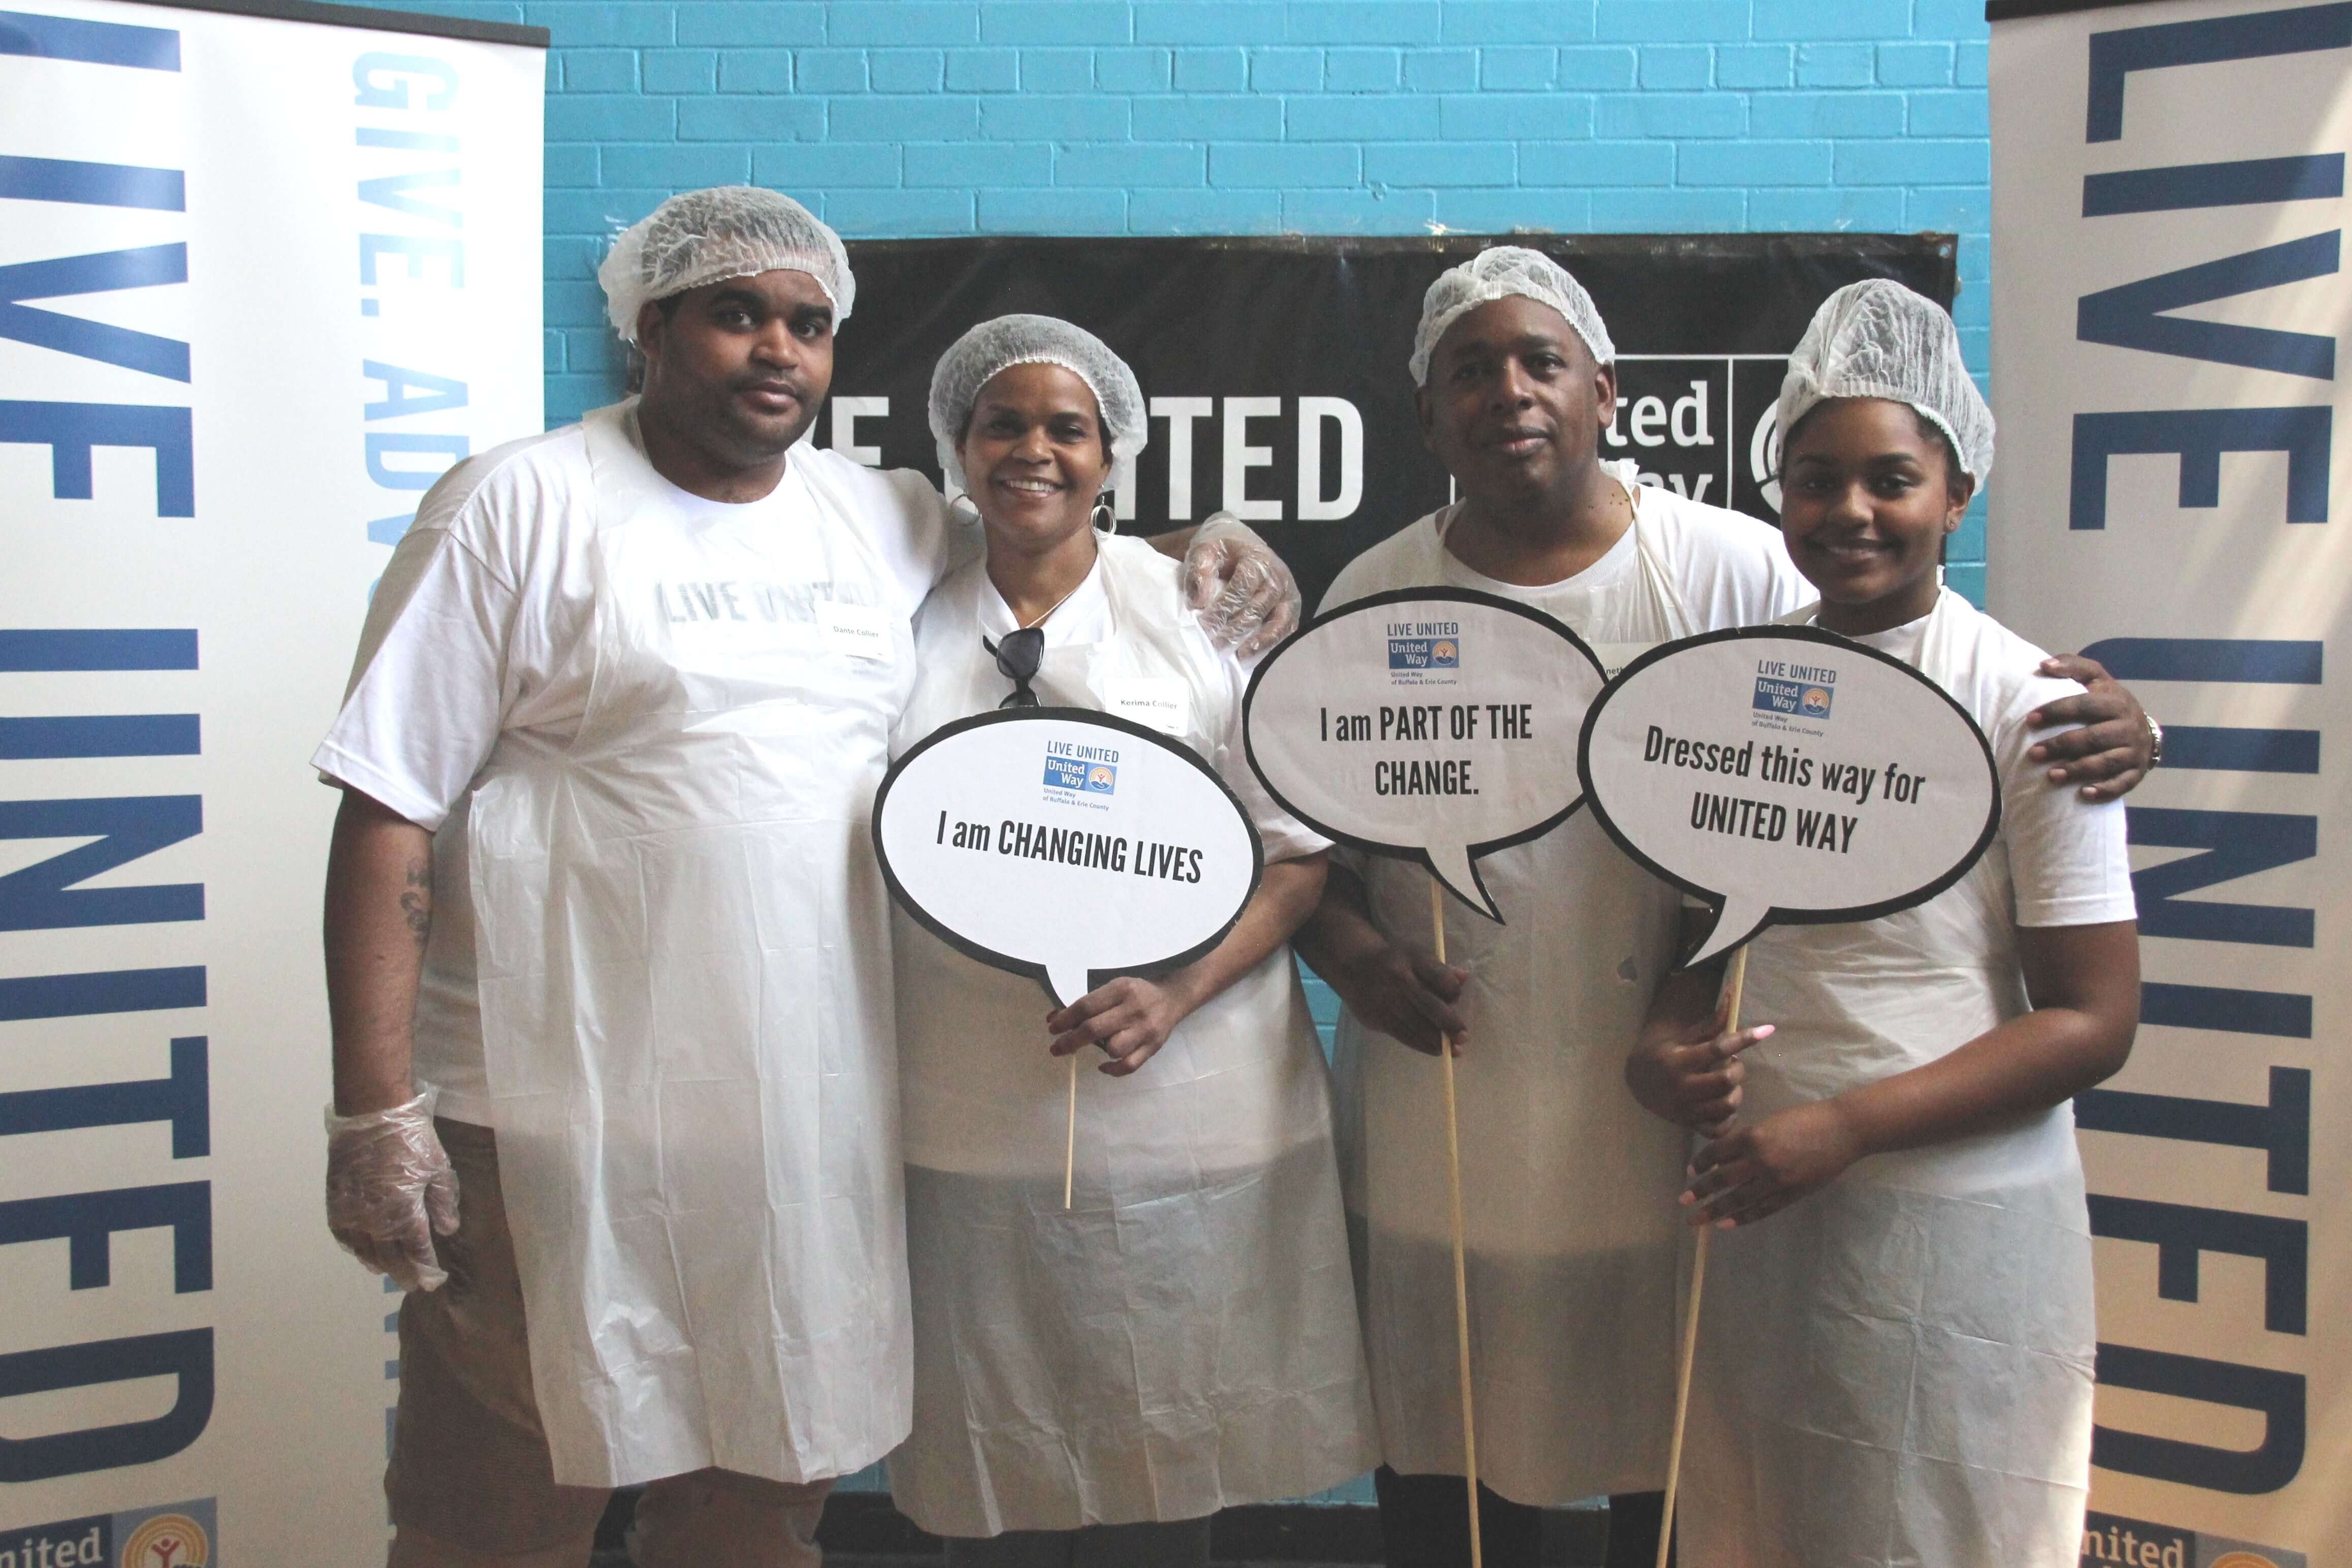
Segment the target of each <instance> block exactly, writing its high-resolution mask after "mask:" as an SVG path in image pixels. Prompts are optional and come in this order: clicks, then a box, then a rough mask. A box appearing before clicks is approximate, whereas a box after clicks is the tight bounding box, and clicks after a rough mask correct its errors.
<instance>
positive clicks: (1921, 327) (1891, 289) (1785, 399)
mask: <svg viewBox="0 0 2352 1568" xmlns="http://www.w3.org/2000/svg"><path fill="white" fill-rule="evenodd" d="M1841 397H1877V398H1886V399H1888V400H1890V401H1892V402H1907V403H1909V404H1910V405H1911V406H1912V407H1913V408H1915V409H1917V410H1918V411H1919V413H1921V414H1922V415H1924V416H1925V417H1926V418H1927V421H1928V422H1929V423H1932V424H1933V425H1935V426H1936V428H1937V429H1938V430H1940V431H1942V432H1943V433H1944V437H1945V439H1946V440H1948V441H1949V442H1950V443H1951V444H1952V451H1953V452H1954V453H1955V454H1957V455H1958V457H1959V460H1960V467H1961V469H1962V471H1963V472H1965V473H1966V474H1967V475H1968V476H1969V478H1971V479H1973V480H1975V481H1976V484H1977V487H1978V488H1979V489H1982V488H1983V487H1984V482H1985V480H1986V478H1987V477H1988V476H1990V474H1991V473H1992V410H1991V409H1990V408H1987V407H1986V406H1985V400H1984V394H1983V393H1982V392H1979V391H1977V383H1976V382H1974V381H1973V380H1971V379H1970V378H1969V367H1968V366H1967V365H1966V364H1965V363H1963V362H1962V361H1961V358H1960V334H1959V331H1958V329H1956V328H1955V327H1954V326H1953V325H1952V319H1951V317H1950V316H1948V315H1947V314H1946V313H1945V311H1944V309H1943V308H1942V307H1941V306H1939V305H1937V303H1936V302H1935V301H1934V300H1932V299H1929V298H1926V297H1925V296H1923V295H1919V294H1915V293H1913V292H1912V291H1911V290H1910V289H1908V288H1906V287H1903V285H1901V284H1899V283H1897V282H1895V280H1894V279H1893V278H1888V277H1870V278H1864V280H1863V281H1862V282H1860V283H1849V284H1847V285H1846V286H1845V287H1843V288H1841V289H1839V290H1838V291H1837V292H1836V293H1835V294H1832V295H1831V296H1830V297H1829V298H1827V299H1824V300H1822V308H1820V309H1819V310H1816V311H1814V312H1813V319H1812V324H1811V326H1809V327H1807V328H1806V329H1805V335H1804V337H1803V338H1802V339H1801V340H1799V342H1798V344H1797V351H1796V352H1795V353H1793V354H1791V355H1790V356H1789V373H1788V376H1787V378H1786V379H1784V380H1783V381H1782V382H1780V416H1779V417H1780V439H1781V441H1782V443H1783V444H1785V443H1786V442H1787V441H1788V438H1789V433H1790V431H1792V430H1794V429H1796V428H1797V422H1798V421H1799V420H1801V419H1802V418H1804V417H1805V415H1806V414H1808V413H1811V412H1812V409H1813V406H1814V405H1815V404H1817V403H1820V402H1826V401H1828V400H1829V399H1831V398H1841Z"/></svg>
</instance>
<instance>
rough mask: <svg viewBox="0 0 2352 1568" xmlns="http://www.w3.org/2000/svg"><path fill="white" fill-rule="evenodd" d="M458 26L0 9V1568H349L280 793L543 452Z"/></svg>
mask: <svg viewBox="0 0 2352 1568" xmlns="http://www.w3.org/2000/svg"><path fill="white" fill-rule="evenodd" d="M461 31H463V30H462V29H461ZM473 31H474V36H467V37H461V36H452V35H449V34H444V33H437V32H428V33H415V32H409V31H401V30H393V29H390V28H386V27H381V26H373V25H372V26H368V27H365V28H353V27H348V26H324V25H319V24H317V23H312V22H299V23H298V22H293V21H285V20H275V19H267V18H264V17H260V16H235V15H223V14H219V13H217V12H213V11H205V10H199V9H186V8H180V7H175V6H171V5H134V4H110V3H93V0H0V559H5V562H6V563H7V564H6V567H5V570H0V1302H5V1303H6V1304H5V1309H0V1563H8V1562H22V1563H36V1562H38V1563H69V1562H70V1563H80V1562H89V1563H97V1562H101V1561H102V1562H104V1563H108V1564H110V1565H112V1564H116V1563H135V1564H137V1568H151V1565H152V1564H162V1563H171V1564H174V1565H185V1564H197V1563H218V1562H221V1561H223V1560H224V1559H225V1558H226V1559H228V1560H233V1561H236V1562H241V1563H351V1562H362V1561H366V1560H368V1558H369V1557H370V1555H371V1553H373V1552H381V1550H382V1547H381V1542H382V1541H383V1536H384V1529H385V1526H384V1513H383V1496H382V1493H381V1491H380V1490H379V1487H378V1478H379V1476H380V1475H381V1472H382V1468H383V1451H384V1440H385V1433H386V1424H385V1419H384V1416H385V1411H386V1409H387V1407H388V1406H390V1404H391V1403H392V1398H393V1389H394V1384H393V1383H392V1382H390V1381H388V1379H389V1378H390V1376H391V1375H393V1370H394V1369H393V1366H392V1363H393V1358H394V1356H395V1355H396V1354H397V1351H396V1347H395V1343H394V1339H393V1338H392V1336H391V1334H390V1333H388V1332H387V1319H386V1315H385V1314H386V1313H387V1312H389V1311H390V1310H391V1309H392V1307H393V1306H394V1299H393V1298H390V1297H387V1296H386V1295H385V1294H384V1293H383V1287H382V1285H381V1283H380V1281H376V1280H374V1279H372V1278H370V1277H369V1276H368V1275H367V1274H366V1273H365V1272H363V1271H362V1270H361V1269H360V1268H359V1267H358V1266H357V1265H356V1264H355V1263H353V1262H352V1260H350V1259H348V1258H346V1257H344V1256H342V1255H341V1253H340V1252H338V1251H337V1250H336V1249H335V1247H334V1244H333V1242H332V1241H331V1239H329V1237H328V1235H327V1231H326V1227H325V1224H324V1221H323V1218H322V1216H321V1208H320V1176H321V1166H322V1162H323V1155H324V1139H323V1136H322V1134H321V1130H320V1106H321V1105H322V1104H324V1103H325V1102H326V1100H327V1097H328V1056H327V1031H326V1014H325V1007H324V996H323V991H322V988H321V986H320V965H319V957H318V951H319V949H318V935H317V933H318V907H319V904H318V901H319V889H320V878H321V871H322V868H323V864H324V858H325V844H326V836H327V829H328V824H329V822H330V820H331V817H332V814H333V810H334V797H333V795H332V794H331V792H330V791H328V790H326V789H320V787H319V785H318V784H317V783H316V782H315V781H314V779H313V778H312V776H311V775H310V774H309V773H308V772H307V770H306V769H305V768H304V766H303V759H304V758H306V757H307V756H308V755H309V753H310V749H311V748H312V747H313V746H314V745H315V744H316V742H317V739H318V737H319V736H320V734H321V733H322V732H323V730H324V728H325V727H326V725H327V723H328V722H329V720H330V719H331V716H332V715H333V712H334V709H335V706H336V703H337V701H338V699H339V698H340V696H341V690H342V683H343V678H344V673H345V671H346V669H347V668H348V665H349V662H350V659H351V653H352V646H353V643H354V641H355V638H356V633H357V631H358V627H359V622H360V618H361V616H362V613H363V612H364V611H365V608H366V603H367V595H368V592H369V590H370V587H371V585H372V583H373V581H374V580H375V578H376V576H377V575H378V574H379V573H380V572H381V571H382V570H383V563H384V561H385V559H386V558H387V555H388V553H389V552H388V549H386V547H387V546H388V545H389V544H390V543H391V542H392V541H393V540H394V539H396V538H398V537H399V533H400V531H401V529H402V528H404V527H405V525H406V522H407V519H408V517H410V516H411V515H412V514H413V512H414V511H415V504H416V501H417V498H418V497H419V495H420V494H421V493H422V491H423V490H424V489H425V486H428V485H430V484H431V483H432V481H433V479H434V478H435V477H436V476H437V475H438V474H439V473H440V472H441V470H443V469H444V468H446V466H447V465H449V464H450V463H451V462H452V461H454V460H456V459H457V458H458V457H461V456H463V455H467V453H469V452H478V451H480V450H482V449H484V448H485V447H487V446H489V445H491V444H495V443H497V442H499V441H504V440H508V439H510V438H512V437H514V436H516V435H519V434H529V433H530V432H533V431H536V430H537V429H538V428H539V426H540V423H541V377H540V357H541V347H540V286H539V274H540V201H539V191H540V179H541V169H540V161H541V96H542V91H543V69H544V52H543V50H542V49H541V48H539V47H530V46H529V44H528V43H526V42H524V41H523V30H522V29H520V28H511V29H507V30H506V32H507V35H508V36H509V39H510V41H504V42H500V41H493V40H492V39H491V38H489V37H483V36H481V30H480V29H475V30H473ZM12 1553H14V1554H15V1555H13V1556H12V1555H11V1554H12Z"/></svg>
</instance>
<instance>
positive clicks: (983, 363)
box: [931, 316, 1150, 486]
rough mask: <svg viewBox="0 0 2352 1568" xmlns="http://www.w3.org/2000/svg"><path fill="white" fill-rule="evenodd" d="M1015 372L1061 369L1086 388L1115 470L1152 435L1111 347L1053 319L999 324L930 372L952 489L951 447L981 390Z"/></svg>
mask: <svg viewBox="0 0 2352 1568" xmlns="http://www.w3.org/2000/svg"><path fill="white" fill-rule="evenodd" d="M1013 365H1059V366H1061V367H1062V368H1063V369H1064V370H1066V371H1069V372H1070V373H1071V374H1072V375H1074V376H1076V377H1077V378H1078V380H1080V381H1082V382H1086V383H1087V391H1089V392H1093V393H1094V394H1095V408H1096V411H1097V413H1098V414H1099V416H1100V418H1101V422H1102V433H1103V439H1104V440H1105V441H1107V442H1108V444H1109V445H1110V460H1111V464H1112V465H1113V466H1114V467H1116V466H1117V465H1119V464H1121V463H1124V462H1126V461H1127V460H1128V459H1129V458H1130V457H1132V456H1134V455H1136V454H1137V453H1139V452H1140V451H1142V450H1143V444H1144V441H1145V439H1146V438H1147V437H1148V436H1149V435H1150V421H1149V419H1148V418H1147V417H1146V415H1145V412H1144V407H1143V389H1142V388H1141V387H1140V386H1138V385H1137V384H1136V381H1135V372H1134V371H1131V370H1129V369H1128V368H1127V361H1125V360H1122V359H1120V358H1119V357H1118V355H1117V354H1114V353H1112V352H1111V351H1110V346H1109V345H1108V344H1107V343H1105V342H1104V341H1103V340H1101V339H1100V338H1097V337H1096V336H1095V335H1094V334H1093V333H1092V332H1089V331H1087V329H1085V328H1084V327H1074V326H1072V325H1071V324H1070V323H1069V322H1067V321H1064V320H1060V319H1056V318H1055V317H1052V316H999V317H998V318H996V319H994V320H993V321H982V323H981V324H980V325H979V326H977V327H974V328H973V329H971V331H969V332H966V333H965V334H964V335H963V336H962V337H961V338H958V339H957V340H955V342H954V343H953V344H952V345H951V346H950V348H949V350H948V351H947V352H946V353H944V354H941V355H940V362H939V366H938V368H937V369H935V370H933V371H931V434H932V436H933V438H934V439H936V440H937V441H938V442H939V450H940V467H941V468H942V469H944V470H946V472H947V476H948V478H949V480H950V482H952V483H953V484H955V485H957V486H961V485H962V484H963V483H964V476H963V464H962V462H961V460H960V459H959V458H958V457H957V456H956V443H957V442H959V441H961V440H962V439H963V433H964V429H965V427H966V426H967V425H969V424H971V411H972V405H973V404H975V403H977V402H979V401H980V389H981V388H982V387H984V386H986V385H987V384H988V383H989V382H990V381H991V380H992V378H993V377H994V376H995V375H996V373H997V372H998V371H1003V370H1005V369H1008V368H1009V367H1011V366H1013Z"/></svg>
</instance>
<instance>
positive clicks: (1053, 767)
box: [1045, 756, 1118, 795]
mask: <svg viewBox="0 0 2352 1568" xmlns="http://www.w3.org/2000/svg"><path fill="white" fill-rule="evenodd" d="M1045 784H1046V786H1047V788H1049V789H1069V790H1073V791H1075V792H1077V793H1079V794H1087V795H1112V794H1116V793H1118V765H1117V764H1116V763H1110V762H1090V761H1087V759H1085V758H1077V757H1054V756H1048V757H1047V758H1045Z"/></svg>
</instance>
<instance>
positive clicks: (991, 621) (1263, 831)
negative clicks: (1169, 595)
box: [909, 559, 1331, 865]
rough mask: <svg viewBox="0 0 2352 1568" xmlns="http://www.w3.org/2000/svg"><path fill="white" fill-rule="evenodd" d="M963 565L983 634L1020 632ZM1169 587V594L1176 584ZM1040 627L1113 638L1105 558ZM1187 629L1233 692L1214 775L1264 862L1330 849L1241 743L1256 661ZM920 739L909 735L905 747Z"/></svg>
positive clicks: (1049, 634)
mask: <svg viewBox="0 0 2352 1568" xmlns="http://www.w3.org/2000/svg"><path fill="white" fill-rule="evenodd" d="M1168 564H1169V566H1170V567H1171V573H1170V575H1171V576H1173V574H1174V573H1173V569H1174V567H1175V563H1174V562H1173V561H1171V562H1169V563H1168ZM965 570H968V571H970V572H971V574H972V575H973V576H974V577H976V578H977V579H978V580H979V581H978V583H977V584H976V586H975V591H976V596H977V601H978V606H979V612H980V629H981V632H982V634H984V635H985V636H986V637H987V638H988V640H989V641H990V642H992V643H994V642H998V641H1001V640H1002V639H1003V637H1004V635H1005V634H1006V633H1007V632H1013V631H1017V630H1019V627H1020V622H1018V621H1017V620H1016V619H1015V618H1014V616H1013V610H1012V607H1011V606H1010V605H1008V604H1006V603H1005V602H1004V596H1003V594H1001V593H999V592H997V591H996V585H995V584H994V583H993V582H991V581H990V580H988V572H987V570H986V568H985V566H984V564H983V563H981V562H977V561H976V562H974V563H972V564H971V566H970V567H968V568H966V569H965ZM961 578H962V574H961V573H959V574H958V575H957V577H956V578H955V579H953V580H950V581H949V582H948V583H946V584H944V585H943V586H942V587H941V588H940V591H941V592H942V593H951V592H954V591H956V590H957V588H958V587H959V586H960V584H961ZM1171 591H1174V588H1173V584H1171ZM1039 629H1040V630H1041V631H1043V632H1045V646H1046V647H1047V648H1065V647H1071V646H1085V645H1087V644H1089V643H1101V642H1105V641H1108V639H1109V638H1110V636H1111V635H1112V632H1113V626H1112V622H1111V612H1110V595H1109V594H1108V592H1107V591H1105V590H1104V588H1103V563H1102V562H1101V561H1100V560H1099V559H1097V561H1096V562H1095V568H1094V570H1092V571H1089V572H1088V573H1087V577H1086V580H1085V581H1083V582H1081V583H1079V584H1078V586H1077V588H1076V591H1073V592H1072V593H1071V595H1070V597H1069V598H1067V599H1066V600H1064V601H1062V602H1061V604H1060V605H1059V606H1057V607H1056V608H1055V611H1054V612H1053V613H1052V614H1050V615H1048V616H1047V617H1046V618H1045V620H1044V621H1043V622H1040V623H1039ZM1186 630H1187V632H1189V635H1188V637H1187V638H1186V641H1187V643H1190V644H1192V646H1191V648H1190V652H1191V653H1192V654H1193V655H1194V667H1195V668H1197V669H1214V670H1215V671H1217V672H1218V674H1220V675H1222V676H1223V679H1224V682H1225V685H1226V687H1227V689H1228V691H1229V692H1230V693H1231V695H1232V705H1231V706H1230V708H1229V709H1228V711H1229V712H1231V713H1232V714H1233V715H1234V723H1233V725H1232V726H1231V729H1232V734H1230V735H1229V736H1226V737H1224V741H1225V745H1224V750H1223V755H1222V756H1220V757H1219V758H1215V759H1213V760H1214V765H1215V767H1216V769H1217V776H1218V777H1219V778H1221V779H1223V780H1224V781H1225V787H1226V788H1227V789H1231V790H1232V791H1233V792H1234V797H1235V798H1236V799H1237V800H1240V801H1241V803H1242V810H1243V812H1244V814H1245V815H1246V816H1247V817H1248V818H1249V820H1250V821H1251V823H1252V824H1253V825H1254V826H1255V828H1256V829H1257V835H1258V838H1259V839H1260V841H1263V842H1264V844H1265V863H1266V864H1268V865H1273V864H1275V863H1276V862H1281V861H1287V860H1297V859H1298V858H1299V857H1300V856H1302V855H1311V854H1314V853H1317V852H1319V851H1322V850H1327V849H1329V848H1330V847H1331V841H1330V840H1328V839H1326V838H1324V837H1322V836H1321V835H1319V834H1318V833H1316V832H1314V831H1312V830H1310V829H1309V828H1307V825H1306V824H1305V823H1303V822H1301V821H1299V820H1298V819H1297V818H1296V817H1294V816H1292V815H1291V814H1290V813H1289V812H1287V811H1286V810H1283V809H1282V808H1281V807H1280V806H1277V805H1276V804H1275V803H1274V797H1273V796H1271V795H1268V794H1267V793H1266V792H1265V785H1264V784H1262V783H1260V782H1259V781H1258V777H1257V772H1256V770H1255V768H1251V767H1250V765H1249V758H1248V755H1247V753H1246V751H1245V750H1244V747H1243V746H1242V736H1241V711H1242V694H1243V693H1244V691H1246V690H1247V689H1248V687H1249V678H1250V670H1251V668H1252V667H1254V664H1255V661H1253V663H1252V664H1243V663H1242V662H1241V660H1240V658H1239V657H1238V656H1237V655H1236V654H1235V653H1234V651H1233V650H1232V649H1231V648H1224V647H1220V646H1218V645H1217V644H1216V643H1213V642H1212V641H1211V640H1210V638H1209V635H1208V633H1207V632H1202V630H1201V629H1200V627H1199V625H1198V624H1197V623H1194V624H1191V625H1189V626H1188V627H1187V628H1186ZM1011 687H1012V684H1011V683H1010V682H1007V683H1006V689H1007V690H1008V691H1009V690H1010V689H1011ZM919 738H921V737H910V739H909V744H911V741H912V740H913V739H919Z"/></svg>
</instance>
